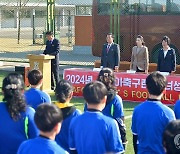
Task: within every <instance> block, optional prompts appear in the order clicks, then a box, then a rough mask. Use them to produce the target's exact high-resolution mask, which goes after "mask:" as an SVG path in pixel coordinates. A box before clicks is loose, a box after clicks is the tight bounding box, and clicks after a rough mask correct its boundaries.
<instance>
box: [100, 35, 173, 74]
mask: <svg viewBox="0 0 180 154" xmlns="http://www.w3.org/2000/svg"><path fill="white" fill-rule="evenodd" d="M106 41H107V43H105V44H104V45H103V47H102V53H101V68H105V67H108V68H111V69H113V70H115V71H116V72H117V71H118V69H119V67H121V66H120V47H119V45H118V44H116V43H114V36H113V34H112V33H108V34H107V36H106ZM170 43H171V40H170V38H169V37H168V36H164V37H163V38H162V41H161V44H162V48H161V49H160V50H159V51H158V57H157V71H160V72H167V73H170V74H172V73H174V72H175V71H176V52H175V50H174V49H173V48H170ZM130 70H133V71H135V72H144V73H146V74H147V73H148V70H149V51H148V47H146V45H145V42H144V38H143V36H141V35H138V36H137V37H136V46H134V47H133V48H132V55H131V63H130Z"/></svg>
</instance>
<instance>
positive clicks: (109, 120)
mask: <svg viewBox="0 0 180 154" xmlns="http://www.w3.org/2000/svg"><path fill="white" fill-rule="evenodd" d="M100 119H101V121H102V120H103V123H104V125H106V126H108V127H111V126H112V125H115V124H116V121H115V120H114V119H113V118H111V117H108V116H106V115H101V118H100Z"/></svg>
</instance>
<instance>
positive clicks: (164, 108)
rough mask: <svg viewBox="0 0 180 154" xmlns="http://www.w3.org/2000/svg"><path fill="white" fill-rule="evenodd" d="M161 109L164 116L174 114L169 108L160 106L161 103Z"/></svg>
mask: <svg viewBox="0 0 180 154" xmlns="http://www.w3.org/2000/svg"><path fill="white" fill-rule="evenodd" d="M161 109H162V110H163V111H164V112H165V113H166V114H174V111H173V110H172V109H171V108H170V107H168V106H166V105H164V104H162V103H161Z"/></svg>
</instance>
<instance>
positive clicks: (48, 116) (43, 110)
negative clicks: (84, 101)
mask: <svg viewBox="0 0 180 154" xmlns="http://www.w3.org/2000/svg"><path fill="white" fill-rule="evenodd" d="M62 120H63V116H62V112H61V110H60V109H59V108H57V107H56V106H55V105H53V104H47V103H45V104H41V105H39V106H38V107H37V109H36V112H35V115H34V121H35V123H36V126H37V128H38V129H39V130H40V131H42V132H51V131H52V130H53V128H54V127H55V126H56V125H57V124H58V123H61V122H62Z"/></svg>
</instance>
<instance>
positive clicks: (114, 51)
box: [101, 33, 120, 71]
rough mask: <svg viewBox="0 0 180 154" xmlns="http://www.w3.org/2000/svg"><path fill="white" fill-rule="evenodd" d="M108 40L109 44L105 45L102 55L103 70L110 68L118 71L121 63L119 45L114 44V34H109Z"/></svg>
mask: <svg viewBox="0 0 180 154" xmlns="http://www.w3.org/2000/svg"><path fill="white" fill-rule="evenodd" d="M106 40H107V43H106V44H104V45H103V49H102V54H101V68H103V67H108V68H111V69H113V70H115V71H118V68H119V62H120V50H119V45H118V44H116V43H114V42H113V41H114V39H113V34H112V33H109V34H107V36H106Z"/></svg>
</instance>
